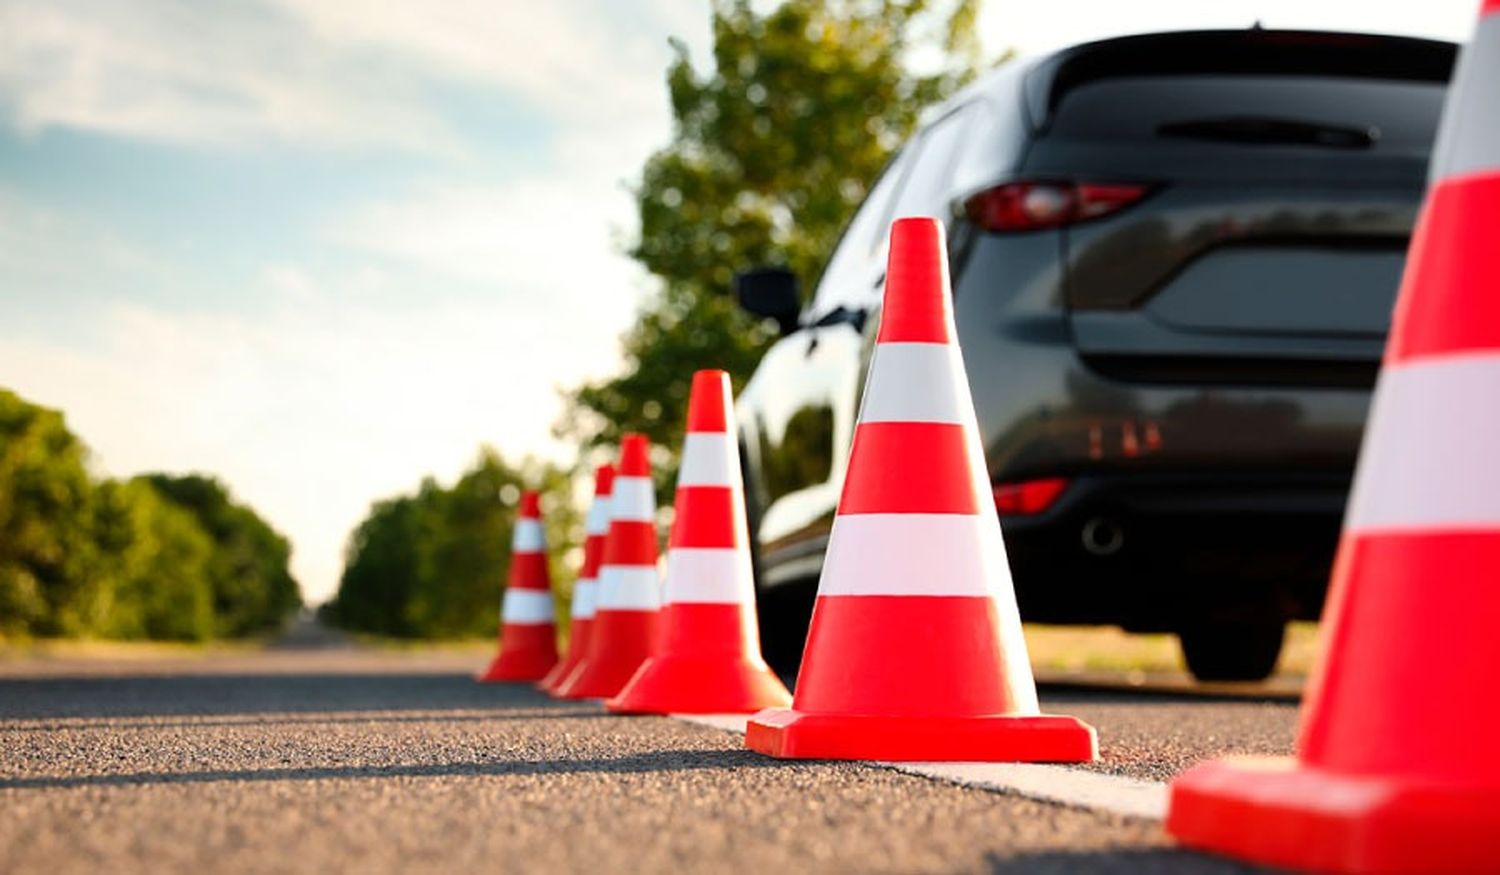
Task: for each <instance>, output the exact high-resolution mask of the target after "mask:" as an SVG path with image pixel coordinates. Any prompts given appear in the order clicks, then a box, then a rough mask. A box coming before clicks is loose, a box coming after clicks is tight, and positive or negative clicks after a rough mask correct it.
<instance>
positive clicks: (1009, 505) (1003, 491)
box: [995, 477, 1068, 516]
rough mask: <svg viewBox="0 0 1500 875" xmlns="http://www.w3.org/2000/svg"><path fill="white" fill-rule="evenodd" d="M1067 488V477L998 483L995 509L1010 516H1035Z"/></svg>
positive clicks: (1050, 504)
mask: <svg viewBox="0 0 1500 875" xmlns="http://www.w3.org/2000/svg"><path fill="white" fill-rule="evenodd" d="M1067 488H1068V480H1067V478H1065V477H1047V478H1044V479H1041V480H1024V481H1022V482H1020V483H997V484H995V510H997V511H999V512H1000V513H1002V514H1006V515H1009V516H1034V515H1036V514H1039V513H1043V512H1045V511H1046V510H1047V508H1049V507H1051V506H1052V505H1053V504H1054V503H1055V502H1056V501H1057V498H1058V496H1060V495H1062V494H1063V490H1064V489H1067Z"/></svg>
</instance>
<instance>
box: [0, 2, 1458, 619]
mask: <svg viewBox="0 0 1500 875" xmlns="http://www.w3.org/2000/svg"><path fill="white" fill-rule="evenodd" d="M1475 7H1476V4H1475V3H1474V2H1463V0H1451V2H1429V3H1423V4H1405V3H1403V4H1370V3H1368V2H1357V3H1356V2H1336V0H1325V2H1315V3H1307V2H1300V3H1298V2H1288V0H1274V2H1249V0H1244V2H1241V0H1222V2H1213V3H1209V2H1181V0H1179V2H1142V3H1119V2H1104V0H1087V2H1085V0H1055V2H1052V3H1049V4H1045V6H1044V7H1037V6H1036V5H1034V4H1018V3H1013V2H1008V0H1007V2H1003V3H992V4H991V8H989V9H988V10H987V11H986V13H985V15H984V18H983V20H982V29H983V32H984V37H985V41H986V43H987V45H988V46H989V47H990V48H991V49H992V50H998V49H1000V48H1003V47H1005V46H1012V45H1014V46H1019V47H1020V48H1022V49H1023V50H1041V49H1045V48H1049V47H1053V46H1057V45H1062V44H1066V43H1069V42H1073V41H1078V40H1083V39H1089V38H1093V37H1098V36H1106V35H1110V34H1114V33H1122V32H1131V31H1140V30H1151V29H1167V28H1173V27H1191V26H1231V27H1238V26H1244V25H1247V24H1249V23H1250V22H1251V21H1253V20H1255V19H1257V18H1260V19H1263V20H1264V21H1265V23H1266V24H1267V25H1268V26H1306V27H1328V28H1340V27H1343V28H1350V29H1361V30H1374V31H1384V32H1398V33H1420V34H1426V35H1434V36H1446V37H1449V38H1455V39H1457V38H1462V37H1463V36H1464V35H1465V34H1466V33H1467V30H1468V27H1469V25H1470V23H1471V22H1472V17H1473V14H1474V9H1475ZM1043 13H1045V14H1043ZM707 30H708V14H707V10H706V7H705V4H703V3H701V2H696V0H636V2H610V0H554V2H548V3H524V4H523V3H519V2H505V0H499V2H481V0H425V2H421V3H410V2H376V0H226V2H215V3H203V2H195V0H176V2H169V0H138V2H131V3H126V2H116V0H37V2H30V3H27V2H18V0H0V385H4V386H7V387H10V388H13V389H15V390H17V391H19V392H20V393H22V394H23V395H24V396H26V397H28V398H30V399H32V400H35V401H38V402H40V403H44V404H47V405H50V406H54V407H59V408H61V409H62V410H64V411H65V413H66V414H67V415H68V418H69V421H70V423H71V424H72V426H73V428H74V429H75V430H76V431H78V432H79V433H80V434H81V435H82V436H83V437H84V438H85V440H87V441H88V442H89V444H90V445H91V446H92V447H93V448H94V450H95V457H96V458H95V464H96V467H97V468H98V469H99V470H100V471H101V472H102V473H108V474H112V475H121V476H124V475H129V474H132V473H135V472H138V471H142V470H172V471H182V470H204V471H210V472H214V473H217V474H219V475H221V476H223V477H224V478H225V479H226V480H227V481H228V482H229V483H230V484H231V486H232V487H233V488H234V490H235V491H236V493H238V494H239V495H240V496H241V497H242V498H244V499H246V500H248V501H249V502H251V503H252V504H254V505H255V506H256V507H257V509H258V510H260V511H261V512H262V513H263V514H264V515H265V516H267V517H268V518H269V519H270V520H271V521H272V523H273V524H274V525H276V526H277V527H278V528H279V529H281V530H282V531H284V532H286V533H287V534H289V535H290V536H291V537H292V539H293V543H294V546H295V555H294V571H295V572H296V573H297V575H298V577H299V579H300V580H301V581H302V583H303V586H304V589H305V591H306V592H307V594H308V595H309V596H310V597H311V598H313V599H314V600H319V599H322V598H324V597H326V596H327V595H328V594H330V593H331V591H332V589H333V587H334V586H335V585H336V582H337V576H338V573H339V569H340V567H341V551H342V545H343V542H344V538H345V537H346V536H347V533H348V532H349V530H350V528H351V527H352V526H353V525H355V524H356V523H357V522H358V521H359V519H360V518H361V517H362V516H363V514H364V511H365V509H366V507H367V506H368V504H369V502H370V501H372V500H374V499H376V498H380V497H383V496H386V495H389V494H392V493H395V492H397V491H401V490H404V489H408V488H410V487H411V486H413V485H414V484H415V483H416V482H417V480H418V479H419V478H420V477H421V476H423V475H424V474H427V473H435V474H437V475H438V476H440V477H451V476H452V475H454V474H455V473H457V472H458V471H459V470H461V469H462V468H463V467H464V466H465V465H466V464H467V463H469V462H470V461H471V460H472V459H473V456H474V453H475V451H476V449H477V447H478V446H479V444H480V443H482V442H488V443H492V444H494V445H495V446H497V447H499V448H501V449H502V451H504V452H506V453H507V455H511V456H519V455H521V454H525V453H534V454H538V455H543V456H550V457H554V458H559V459H564V458H567V457H568V455H569V453H570V449H569V448H568V447H566V446H562V445H560V444H558V443H557V442H556V441H555V440H554V439H553V438H552V437H551V435H550V425H551V423H552V422H553V420H554V419H555V417H556V415H557V413H558V412H559V405H558V400H557V389H558V388H559V387H563V386H568V385H573V384H576V383H577V382H578V381H580V380H583V379H586V378H589V377H591V376H598V375H602V374H605V373H609V372H610V371H612V370H613V369H614V368H615V367H616V366H617V364H618V345H617V342H616V339H617V337H618V335H619V334H620V332H621V331H623V330H624V329H625V328H626V327H627V326H628V324H629V321H630V316H631V313H632V312H633V311H634V308H635V307H636V305H637V303H638V302H639V300H640V298H641V296H642V295H643V294H645V293H646V291H647V290H648V289H649V288H650V283H649V279H648V278H647V277H645V276H644V275H643V274H641V273H640V272H639V271H638V270H637V269H636V268H635V267H634V266H633V265H632V264H631V263H630V262H629V261H628V259H626V258H624V257H623V256H622V255H620V246H619V240H620V238H621V237H622V235H625V234H628V231H629V229H630V227H631V225H632V221H633V218H632V210H631V202H630V198H629V196H628V194H627V192H626V190H625V185H626V183H627V182H628V181H629V180H630V179H632V178H633V177H634V175H635V173H636V171H637V169H638V168H639V167H640V165H641V162H642V161H643V160H644V159H645V157H646V156H647V155H648V154H649V153H650V151H651V150H652V149H653V148H655V147H657V146H659V145H661V144H662V143H664V142H665V141H666V139H667V137H668V136H669V133H670V120H669V114H668V110H667V104H666V95H665V91H664V88H663V85H662V74H663V71H664V69H665V66H666V64H667V62H668V60H669V58H670V52H669V49H668V46H667V38H668V36H677V37H679V38H682V39H684V40H686V42H687V43H688V44H689V46H690V47H692V49H693V52H694V56H695V57H696V58H698V59H702V58H704V57H705V56H706V54H707V47H708V33H707Z"/></svg>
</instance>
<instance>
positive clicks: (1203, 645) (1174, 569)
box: [736, 28, 1457, 680]
mask: <svg viewBox="0 0 1500 875" xmlns="http://www.w3.org/2000/svg"><path fill="white" fill-rule="evenodd" d="M1456 52H1457V48H1456V46H1454V45H1453V44H1451V43H1446V42H1440V41H1433V40H1425V39H1414V38H1404V37H1392V36H1376V35H1367V34H1355V33H1325V32H1299V31H1280V30H1267V29H1260V28H1254V29H1248V30H1242V31H1194V32H1176V33H1159V34H1146V35H1137V36H1127V37H1119V38H1114V39H1108V40H1102V41H1098V42H1091V43H1087V44H1083V45H1078V46H1074V47H1071V48H1067V49H1063V50H1061V51H1057V52H1053V53H1051V54H1047V55H1045V56H1042V57H1038V58H1034V59H1031V60H1027V61H1012V62H1010V63H1007V64H1005V65H1003V66H1002V67H1000V68H998V69H996V70H994V71H992V72H990V73H988V74H987V75H984V76H983V77H981V78H980V79H978V80H977V81H976V82H974V83H973V84H971V85H970V86H968V87H967V88H965V89H964V90H963V91H962V92H960V93H959V94H957V95H956V96H954V97H953V98H951V99H950V100H948V101H947V102H946V103H945V104H943V105H942V106H941V107H940V108H938V109H937V110H936V111H935V112H934V113H933V114H932V115H931V117H930V121H928V122H926V123H925V124H924V125H923V126H922V127H921V128H920V130H919V131H918V132H917V133H916V134H915V135H914V136H912V137H911V139H910V140H909V141H908V142H907V143H906V144H905V146H904V147H903V148H902V149H900V150H899V151H898V153H897V154H896V157H895V158H894V159H893V160H892V161H891V162H890V164H889V165H888V167H887V169H886V170H885V171H884V172H883V174H882V175H881V176H880V178H879V179H878V180H877V181H876V182H875V183H874V184H873V185H872V186H871V188H870V190H869V193H868V195H867V196H866V198H865V200H864V201H863V203H862V205H861V206H860V207H859V208H858V210H857V211H856V213H855V215H854V217H853V219H852V220H851V221H850V223H849V224H848V226H847V228H846V230H845V231H844V233H843V235H842V237H841V239H840V241H839V243H838V245H837V246H836V248H835V250H834V252H833V253H832V255H831V257H830V258H829V260H828V262H827V264H826V267H825V269H824V270H823V272H822V275H821V278H820V279H819V281H818V283H817V287H816V289H815V290H814V293H813V295H812V296H811V298H810V301H809V302H808V303H806V304H804V303H803V301H802V298H801V295H800V291H799V278H798V277H795V276H793V275H791V274H790V273H788V272H787V271H786V270H784V269H780V268H775V267H769V268H760V269H754V270H748V271H745V272H744V273H742V274H741V275H739V276H738V277H737V279H736V287H737V293H738V295H739V298H740V303H741V304H742V305H743V306H744V307H745V308H746V309H748V310H749V311H750V312H751V313H754V314H756V315H758V316H761V317H765V318H768V319H774V320H776V321H777V322H778V323H779V324H780V327H781V329H782V332H783V335H784V336H783V337H782V338H781V339H780V340H779V341H777V342H776V343H775V344H774V345H773V346H772V347H771V348H770V349H769V350H768V351H767V352H766V354H765V356H764V357H763V359H762V360H761V362H760V363H759V366H758V368H757V370H756V371H755V373H754V374H753V376H752V377H751V379H750V380H749V382H748V384H747V385H746V386H745V388H744V390H743V392H742V393H741V395H740V397H739V399H738V402H737V408H738V413H739V421H740V429H741V432H740V440H741V449H742V457H743V459H744V466H745V482H746V496H747V498H746V502H747V505H748V507H747V516H748V518H749V520H750V522H751V526H752V532H753V536H752V538H751V540H752V547H753V550H754V558H755V566H756V579H757V586H758V589H759V593H758V594H759V597H760V603H761V606H762V607H761V627H762V630H763V643H764V646H765V649H766V652H767V654H768V656H769V658H771V659H772V660H773V662H775V663H776V664H777V665H779V666H781V667H783V668H790V667H792V666H795V663H796V659H797V657H798V655H799V654H800V650H801V646H802V643H803V640H804V637H805V634H806V627H807V622H808V617H809V614H810V612H811V607H812V603H813V598H814V594H815V591H816V581H817V577H818V574H819V570H820V568H821V564H822V559H823V554H824V551H825V549H826V547H827V543H828V535H829V531H830V528H831V525H832V521H833V517H834V514H835V511H836V508H837V505H838V499H839V494H840V489H841V486H842V481H843V470H844V464H845V459H846V456H847V454H848V450H849V444H850V441H851V438H852V435H853V432H854V426H855V423H856V421H857V416H858V407H859V398H860V391H861V386H862V380H863V377H864V373H865V369H866V365H867V363H868V359H869V355H870V352H871V348H872V344H873V338H874V330H875V326H876V325H877V323H878V321H879V306H880V294H881V290H882V282H883V279H884V270H885V240H886V235H887V229H888V227H889V224H890V222H891V220H892V219H893V218H896V217H901V216H932V217H935V218H938V219H940V220H942V221H943V222H944V223H945V225H946V229H947V233H948V243H949V260H950V273H951V278H952V287H953V302H954V313H955V319H956V323H957V329H958V335H959V340H960V343H961V346H962V350H963V355H964V359H965V362H966V364H967V369H968V374H969V380H970V383H971V388H972V391H973V397H974V403H975V407H976V412H977V416H978V422H979V427H980V431H981V438H982V441H983V446H984V450H985V457H986V462H987V464H988V466H989V471H990V474H991V476H992V478H993V485H994V498H995V502H996V506H997V508H998V510H999V512H1000V515H1001V516H1000V519H1001V526H1002V530H1003V533H1004V538H1005V544H1006V549H1007V553H1008V556H1009V559H1010V562H1011V567H1012V573H1013V577H1014V580H1015V585H1016V591H1017V598H1018V601H1019V604H1020V608H1021V613H1022V616H1023V618H1025V619H1026V620H1027V621H1031V622H1042V623H1058V624H1111V625H1118V626H1121V627H1123V628H1124V629H1126V630H1130V631H1139V632H1172V633H1175V634H1176V635H1177V636H1178V638H1179V640H1180V642H1181V645H1182V649H1183V653H1184V656H1185V659H1186V662H1187V665H1188V668H1189V669H1190V670H1191V671H1192V672H1193V674H1194V675H1195V676H1196V677H1198V678H1200V679H1205V680H1208V679H1212V680H1251V679H1258V678H1263V677H1266V676H1267V675H1269V674H1270V673H1271V672H1272V671H1273V670H1274V667H1275V664H1276V661H1277V658H1278V654H1279V651H1280V649H1281V645H1282V641H1283V636H1284V630H1285V626H1286V623H1287V622H1288V621H1290V620H1294V619H1299V618H1306V619H1315V618H1316V617H1317V616H1318V615H1319V613H1320V611H1321V608H1322V602H1323V598H1324V594H1325V590H1326V586H1327V580H1328V575H1329V571H1330V564H1331V562H1332V559H1333V556H1334V552H1335V548H1336V544H1337V540H1338V532H1339V525H1340V518H1341V516H1342V512H1343V508H1344V501H1345V497H1346V494H1347V492H1348V489H1349V484H1350V480H1351V476H1352V473H1353V468H1354V462H1355V458H1356V455H1357V452H1358V448H1359V443H1360V436H1361V432H1362V430H1363V425H1364V421H1365V415H1366V410H1367V407H1368V404H1369V400H1370V393H1371V388H1372V386H1373V384H1374V381H1375V378H1376V375H1377V372H1378V369H1379V363H1380V358H1381V354H1382V350H1383V346H1384V338H1385V333H1386V330H1387V328H1388V326H1389V322H1390V315H1391V308H1392V304H1393V301H1394V297H1395V293H1396V289H1397V287H1398V285H1399V281H1400V276H1401V271H1402V266H1403V261H1404V258H1405V251H1406V245H1407V241H1408V238H1409V236H1410V234H1411V231H1412V226H1413V223H1414V221H1415V218H1416V215H1417V211H1418V208H1419V206H1420V202H1421V199H1422V196H1423V191H1424V187H1425V181H1426V170H1427V162H1428V157H1429V153H1430V152H1431V149H1432V144H1433V140H1434V137H1435V133H1436V130H1437V124H1438V117H1439V114H1440V112H1441V108H1442V103H1443V99H1444V94H1445V91H1446V87H1447V82H1448V79H1449V76H1450V75H1451V72H1452V69H1453V64H1454V61H1455V57H1456ZM911 464H912V466H913V470H914V471H915V472H920V470H921V464H922V461H921V460H920V459H913V460H911ZM914 476H920V474H919V473H918V474H914Z"/></svg>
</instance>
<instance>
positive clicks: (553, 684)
mask: <svg viewBox="0 0 1500 875" xmlns="http://www.w3.org/2000/svg"><path fill="white" fill-rule="evenodd" d="M614 479H615V467H614V466H613V465H600V466H599V467H598V468H596V469H594V503H593V504H592V505H590V506H589V514H588V518H587V519H586V520H585V521H584V535H585V539H584V542H583V568H582V570H580V571H579V574H578V581H577V582H576V583H574V584H573V606H572V609H571V611H570V612H569V618H570V620H569V624H568V655H567V656H566V657H564V658H563V659H562V660H561V661H559V662H558V663H557V665H556V666H555V667H554V668H553V669H552V670H551V671H549V672H547V676H546V677H544V678H542V680H541V682H540V683H538V684H537V687H539V688H540V689H543V690H546V691H547V692H549V693H555V692H557V690H558V688H559V687H560V686H561V685H562V683H563V681H566V680H567V679H568V675H571V674H572V673H573V672H575V671H577V670H578V666H580V665H582V664H583V661H584V658H585V657H586V656H587V655H588V652H589V633H590V632H592V631H593V627H594V608H595V605H596V604H597V602H598V592H599V562H600V560H601V559H603V558H604V537H605V535H608V534H609V491H610V486H611V485H612V484H613V483H614Z"/></svg>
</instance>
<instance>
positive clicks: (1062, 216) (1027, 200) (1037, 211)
mask: <svg viewBox="0 0 1500 875" xmlns="http://www.w3.org/2000/svg"><path fill="white" fill-rule="evenodd" d="M1150 190H1151V189H1150V186H1146V185H1138V184H1134V183H1118V182H1112V183H1103V182H1077V183H1074V182H1008V183H1006V184H1004V185H997V186H995V187H994V188H987V189H985V190H984V191H981V192H979V193H978V194H975V195H972V196H970V197H969V199H968V200H966V201H964V213H965V215H967V216H968V217H969V221H971V222H973V223H974V224H976V225H978V226H979V227H981V228H983V229H984V230H986V231H1034V230H1037V229H1040V228H1059V227H1062V226H1063V225H1071V224H1073V223H1074V222H1084V221H1088V220H1089V219H1097V218H1099V217H1100V216H1107V215H1109V214H1110V213H1113V212H1117V211H1119V210H1122V209H1124V208H1125V207H1128V206H1130V205H1131V204H1133V203H1135V202H1136V201H1138V200H1140V199H1141V198H1143V197H1145V196H1146V194H1147V193H1148V192H1149V191H1150Z"/></svg>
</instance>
